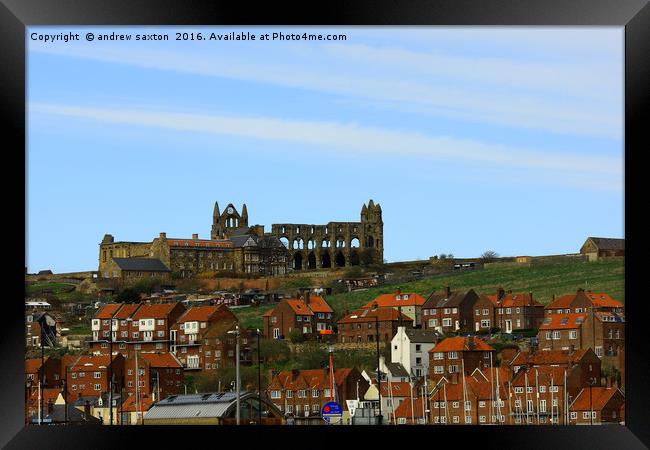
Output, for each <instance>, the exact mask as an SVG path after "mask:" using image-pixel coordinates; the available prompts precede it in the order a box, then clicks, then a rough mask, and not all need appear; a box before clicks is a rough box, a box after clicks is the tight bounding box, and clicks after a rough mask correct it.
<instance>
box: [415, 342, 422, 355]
mask: <svg viewBox="0 0 650 450" xmlns="http://www.w3.org/2000/svg"><path fill="white" fill-rule="evenodd" d="M415 351H416V352H418V353H420V352H421V351H422V344H415Z"/></svg>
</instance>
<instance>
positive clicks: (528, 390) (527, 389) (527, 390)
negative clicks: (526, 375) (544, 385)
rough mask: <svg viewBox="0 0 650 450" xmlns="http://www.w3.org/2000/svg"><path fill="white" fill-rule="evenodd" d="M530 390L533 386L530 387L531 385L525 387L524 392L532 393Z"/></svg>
mask: <svg viewBox="0 0 650 450" xmlns="http://www.w3.org/2000/svg"><path fill="white" fill-rule="evenodd" d="M532 392H533V388H532V386H528V387H527V388H526V393H527V394H530V393H532Z"/></svg>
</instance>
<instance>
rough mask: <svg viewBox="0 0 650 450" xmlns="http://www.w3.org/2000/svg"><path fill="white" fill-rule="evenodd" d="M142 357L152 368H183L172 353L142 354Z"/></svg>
mask: <svg viewBox="0 0 650 450" xmlns="http://www.w3.org/2000/svg"><path fill="white" fill-rule="evenodd" d="M140 355H141V356H142V358H143V359H144V360H146V361H147V362H148V363H149V366H151V367H173V368H180V367H183V365H182V364H181V363H180V362H179V361H178V360H177V359H176V358H174V356H173V355H172V354H171V353H141V354H140Z"/></svg>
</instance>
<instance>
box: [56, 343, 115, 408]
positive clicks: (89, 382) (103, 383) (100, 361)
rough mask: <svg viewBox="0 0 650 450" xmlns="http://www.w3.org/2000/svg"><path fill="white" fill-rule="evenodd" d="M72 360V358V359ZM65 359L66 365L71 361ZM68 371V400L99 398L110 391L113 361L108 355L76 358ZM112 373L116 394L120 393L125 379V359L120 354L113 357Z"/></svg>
mask: <svg viewBox="0 0 650 450" xmlns="http://www.w3.org/2000/svg"><path fill="white" fill-rule="evenodd" d="M70 359H72V358H70ZM70 359H67V358H66V359H64V361H63V362H64V365H65V364H66V363H67V362H68V361H70ZM74 359H75V362H72V363H70V366H68V367H67V368H66V369H67V370H66V387H67V393H64V395H66V398H68V399H71V400H74V399H76V398H78V397H82V396H83V397H98V396H100V395H101V394H102V393H104V392H108V391H109V382H108V380H109V370H110V368H109V366H110V364H111V359H110V357H109V356H108V355H82V356H80V357H77V358H74ZM112 362H113V364H112V372H113V386H114V388H113V389H114V391H113V392H114V393H117V392H120V389H121V388H122V380H123V379H124V378H123V377H124V366H125V360H124V357H123V356H122V355H120V354H118V355H116V356H114V357H113V361H112Z"/></svg>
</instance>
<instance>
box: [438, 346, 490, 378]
mask: <svg viewBox="0 0 650 450" xmlns="http://www.w3.org/2000/svg"><path fill="white" fill-rule="evenodd" d="M495 362H496V351H495V350H494V348H493V347H492V346H490V345H489V344H487V343H486V342H485V341H483V340H481V339H479V338H477V337H474V336H459V337H450V338H447V339H444V340H442V341H440V342H438V344H436V346H435V347H433V348H432V349H431V350H429V379H431V380H434V381H439V380H440V379H441V378H443V377H444V378H446V379H447V380H449V381H452V382H455V380H457V379H462V378H461V377H462V376H463V374H464V375H470V374H471V373H472V372H474V369H479V370H482V369H484V368H486V367H492V366H493V365H494V363H495Z"/></svg>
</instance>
